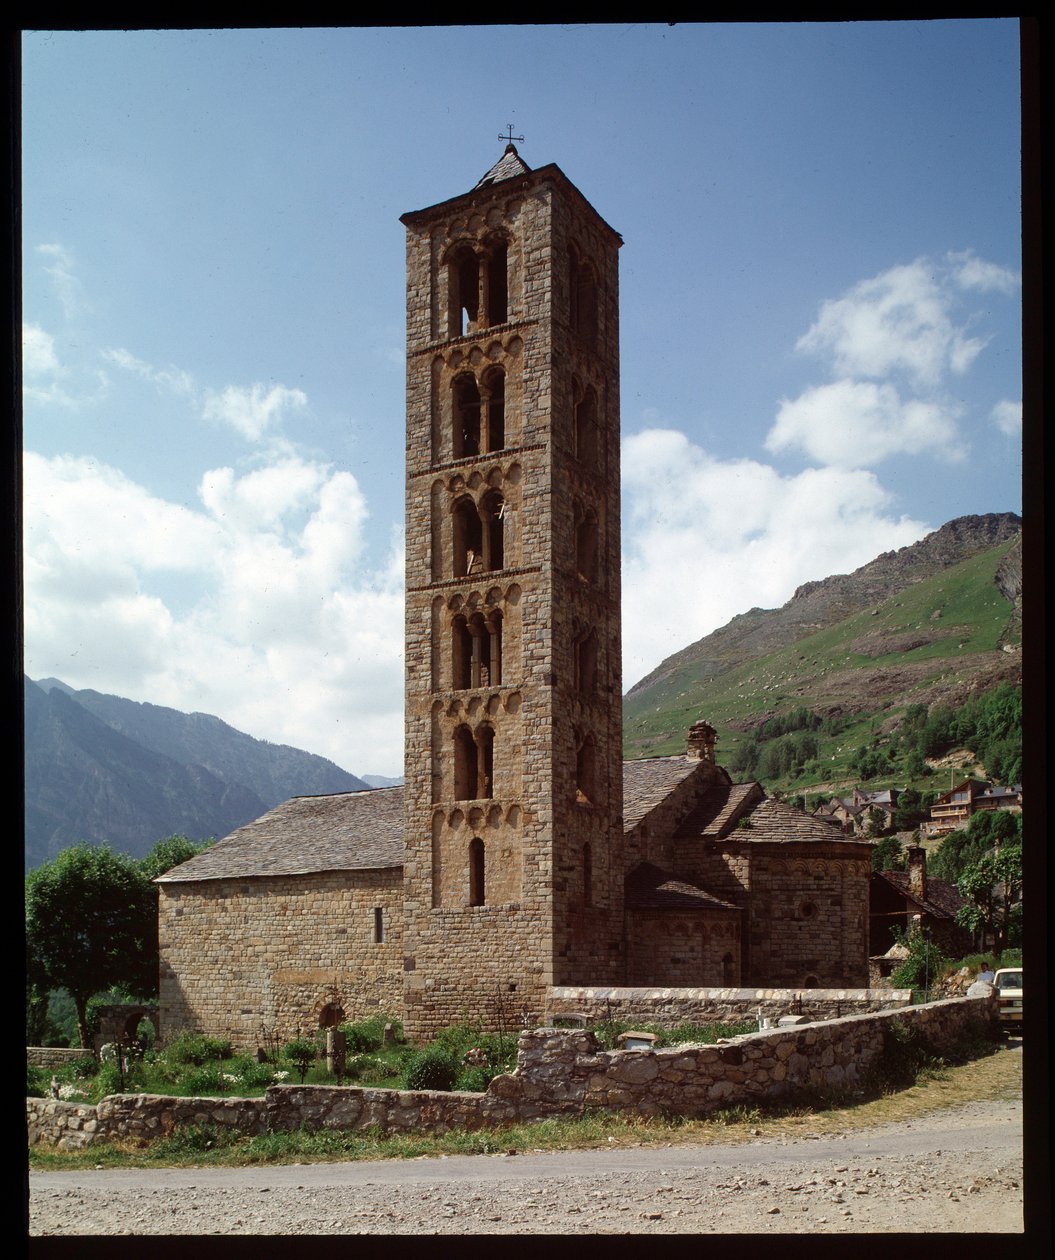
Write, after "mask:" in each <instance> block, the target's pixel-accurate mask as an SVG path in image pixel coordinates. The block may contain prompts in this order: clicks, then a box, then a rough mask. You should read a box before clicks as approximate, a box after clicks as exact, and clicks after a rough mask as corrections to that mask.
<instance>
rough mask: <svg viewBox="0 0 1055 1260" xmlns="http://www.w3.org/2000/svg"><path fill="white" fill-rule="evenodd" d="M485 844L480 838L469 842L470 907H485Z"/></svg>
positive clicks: (476, 837)
mask: <svg viewBox="0 0 1055 1260" xmlns="http://www.w3.org/2000/svg"><path fill="white" fill-rule="evenodd" d="M485 904H486V901H485V888H484V842H483V841H482V840H481V839H480V837H479V836H474V837H473V839H472V840H470V841H469V905H471V906H482V905H485Z"/></svg>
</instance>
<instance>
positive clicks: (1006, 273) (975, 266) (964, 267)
mask: <svg viewBox="0 0 1055 1260" xmlns="http://www.w3.org/2000/svg"><path fill="white" fill-rule="evenodd" d="M946 258H947V260H948V262H949V264H950V266H951V267H952V275H953V280H954V281H955V282H956V284H958V285H959V286H960V288H961V289H970V290H975V291H977V292H981V293H1006V294H1008V295H1010V294H1012V293H1014V292H1015V291H1016V290H1017V289H1018V287H1019V286H1020V285H1021V283H1022V277H1021V276H1020V275H1019V274H1018V272H1017V271H1011V270H1010V269H1009V268H1007V267H1000V266H998V265H997V264H996V263H991V262H986V261H985V259H983V258H978V257H977V256H976V255H975V254H974V253H973V252H972V251H971V250H965V251H964V252H963V253H959V254H957V253H949V254H947V255H946Z"/></svg>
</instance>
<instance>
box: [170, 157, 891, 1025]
mask: <svg viewBox="0 0 1055 1260" xmlns="http://www.w3.org/2000/svg"><path fill="white" fill-rule="evenodd" d="M402 222H403V223H404V225H405V227H406V230H407V451H406V463H407V489H406V507H407V522H406V553H407V560H406V709H405V720H406V743H405V786H404V787H403V788H388V789H382V790H378V791H372V792H357V793H345V794H340V795H336V796H323V797H295V798H294V799H292V800H290V801H287V802H286V803H285V804H283V805H280V806H279V807H278V808H277V809H274V810H272V811H271V812H270V813H268V814H265V815H264V816H263V817H262V818H259V819H256V820H255V821H254V822H251V823H249V824H247V825H246V826H245V827H241V828H239V829H238V830H237V831H235V832H233V833H232V834H231V835H230V836H227V837H226V838H225V839H223V840H222V841H221V842H220V843H219V844H217V845H215V846H214V847H213V848H211V849H209V850H207V851H206V852H204V853H201V854H199V855H198V856H197V857H194V858H192V859H191V860H190V861H188V862H185V863H184V864H183V865H181V866H179V867H176V868H174V869H173V870H171V871H168V872H166V874H165V875H163V876H161V877H160V878H159V880H158V881H157V882H158V887H159V923H158V935H159V945H160V955H161V965H160V1000H159V1012H160V1019H161V1025H162V1029H161V1031H162V1036H164V1037H168V1036H171V1035H172V1034H174V1033H175V1032H177V1031H179V1030H180V1029H183V1028H188V1029H197V1030H199V1031H202V1032H208V1033H211V1034H213V1035H217V1036H226V1037H229V1038H230V1039H231V1041H232V1042H233V1043H234V1044H235V1045H236V1046H238V1047H239V1048H246V1049H250V1048H253V1047H254V1046H259V1045H260V1044H261V1039H262V1038H263V1037H264V1036H265V1034H268V1035H277V1036H279V1037H280V1038H288V1037H290V1036H293V1035H295V1034H296V1033H297V1032H298V1031H299V1032H308V1031H311V1030H312V1029H315V1028H318V1027H323V1026H327V1025H329V1024H332V1023H334V1022H339V1021H341V1020H344V1019H358V1018H361V1017H363V1016H364V1015H369V1014H377V1013H379V1012H381V1013H384V1014H386V1015H390V1016H398V1017H399V1018H401V1019H402V1020H403V1022H404V1025H405V1027H406V1030H407V1033H408V1034H409V1035H410V1036H411V1037H412V1038H415V1039H420V1038H425V1037H427V1036H428V1035H429V1034H430V1033H432V1032H434V1031H436V1030H437V1029H439V1028H442V1027H444V1026H446V1025H449V1024H451V1023H454V1022H456V1021H458V1020H460V1019H463V1018H465V1017H466V1016H467V1015H468V1017H469V1018H473V1019H480V1020H481V1021H483V1022H484V1023H485V1024H489V1025H490V1024H494V1022H495V1020H496V1017H497V1016H498V1015H499V1014H501V1013H502V1012H504V1016H503V1018H505V1019H506V1020H507V1021H508V1019H509V1018H515V1019H517V1020H524V1021H527V1022H532V1021H539V1020H541V1019H543V1018H544V1016H545V1013H546V1008H547V990H548V989H549V988H550V987H552V986H576V985H582V986H618V985H626V984H629V985H634V986H643V987H648V986H662V987H669V986H682V987H691V988H698V987H715V986H721V987H729V986H740V985H749V986H752V987H757V986H760V985H762V986H772V987H776V986H791V987H795V986H798V987H809V986H813V987H839V988H845V987H855V986H861V985H865V984H866V983H867V975H868V963H867V955H868V884H869V871H870V861H869V854H870V843H869V842H868V841H867V840H863V839H861V838H859V837H852V836H847V835H845V834H844V833H843V832H842V831H841V829H840V828H839V827H838V826H836V825H833V824H832V823H831V822H828V821H825V820H823V819H819V818H808V817H807V816H806V815H805V814H803V813H802V811H800V810H795V809H792V808H791V807H790V806H787V805H784V804H782V803H781V802H778V801H773V800H770V799H769V798H768V797H767V796H766V794H765V792H764V791H763V789H762V788H761V786H760V785H759V784H757V783H750V784H733V783H732V782H731V780H730V778H729V775H728V774H727V773H726V771H725V770H724V769H722V767H721V766H719V765H718V764H717V761H716V757H715V732H714V730H713V728H712V727H710V726H709V725H708V724H707V723H706V722H697V723H696V724H695V725H694V726H693V727H692V728H691V730H690V731H689V740H688V746H687V750H686V753H685V754H683V755H681V756H672V757H655V758H649V759H645V760H641V761H631V762H625V763H624V762H623V761H622V695H621V693H622V686H621V676H620V554H619V356H618V333H619V330H618V261H617V256H618V251H619V248H620V245H621V240H620V237H619V235H618V234H617V233H616V232H615V231H613V229H612V228H610V227H609V226H608V224H607V223H605V222H604V220H603V219H602V218H601V217H600V216H599V215H598V214H597V212H596V211H595V210H594V209H593V208H592V207H591V206H590V205H589V203H588V202H587V201H586V200H585V199H584V198H583V196H582V194H581V193H579V191H578V190H577V189H576V188H575V187H574V185H572V184H571V183H570V181H569V180H568V179H567V178H566V176H565V175H564V174H563V173H562V172H561V171H560V170H559V168H558V167H556V166H553V165H549V166H544V167H541V168H539V169H537V170H531V169H530V168H529V167H528V166H527V165H526V164H525V163H524V162H523V160H522V159H521V158H520V156H519V154H518V153H517V151H516V149H515V147H514V146H513V145H512V143H510V144H509V145H508V146H507V148H506V150H505V153H504V154H503V155H502V157H501V158H500V160H499V161H498V162H497V163H496V164H495V166H494V167H492V168H491V170H490V171H488V173H487V174H486V175H485V176H484V177H483V178H482V179H481V180H480V181H479V183H478V184H477V185H476V186H475V188H473V189H471V190H470V191H469V192H467V193H465V194H463V195H461V196H458V197H455V198H453V199H451V200H449V201H445V202H442V203H440V204H438V205H435V206H431V207H429V208H427V209H424V210H419V211H415V212H413V213H410V214H406V215H404V216H403V219H402Z"/></svg>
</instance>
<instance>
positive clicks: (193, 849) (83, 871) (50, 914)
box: [26, 836, 212, 1046]
mask: <svg viewBox="0 0 1055 1260" xmlns="http://www.w3.org/2000/svg"><path fill="white" fill-rule="evenodd" d="M211 843H212V841H211V840H210V841H206V842H204V843H203V844H195V843H193V841H191V840H188V839H187V837H186V836H169V837H168V838H167V839H165V840H159V841H158V843H157V844H156V845H154V847H153V849H151V851H150V852H149V853H148V854H147V855H146V857H144V858H142V859H141V860H140V861H136V860H135V859H134V858H130V857H127V856H125V855H124V854H121V853H114V852H112V851H111V850H110V849H109V848H106V847H98V848H97V847H94V846H92V845H87V844H78V845H73V846H72V847H71V848H69V849H64V850H63V851H62V853H60V854H59V856H58V857H57V858H56V859H55V860H54V861H53V862H45V863H44V865H43V866H40V867H38V868H37V869H36V870H35V871H31V872H30V874H29V875H28V876H27V877H26V952H27V972H26V976H27V988H26V1004H27V1005H26V1011H27V1020H28V1021H30V1026H31V1027H36V1028H38V1031H41V1030H42V1031H44V1032H45V1033H46V1032H47V1031H48V1029H47V1026H46V1025H45V1024H44V1023H43V1022H42V1020H41V1018H40V1002H41V999H42V997H43V996H45V995H46V994H47V993H48V991H49V990H51V989H56V988H62V989H66V990H67V991H68V992H69V994H70V997H71V998H72V999H73V1004H74V1007H75V1009H76V1012H77V1036H78V1038H79V1040H80V1044H81V1045H82V1046H87V1045H88V1044H89V1039H90V1035H91V1028H90V1024H91V1017H90V1007H89V1002H90V1000H91V999H92V998H93V997H94V996H96V995H97V994H99V993H104V992H107V991H109V990H112V989H113V990H117V993H118V995H123V996H124V998H125V999H128V1000H135V999H141V998H151V997H154V996H156V994H157V985H158V933H157V906H158V892H157V887H156V885H155V884H153V883H152V882H151V881H152V880H154V879H156V878H157V877H158V876H159V875H163V874H164V873H165V871H167V870H171V869H172V867H174V866H178V865H179V864H180V863H181V862H185V861H187V860H188V859H189V858H192V857H194V856H195V854H197V853H200V852H201V851H202V850H203V849H205V848H207V847H208V846H209V845H210V844H211ZM110 1000H116V999H115V998H113V997H111V998H110ZM46 1006H47V1003H46V1001H45V1003H44V1009H45V1010H46Z"/></svg>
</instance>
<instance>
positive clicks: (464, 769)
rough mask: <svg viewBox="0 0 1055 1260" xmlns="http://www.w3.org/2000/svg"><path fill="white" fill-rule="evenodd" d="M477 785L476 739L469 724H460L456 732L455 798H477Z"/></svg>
mask: <svg viewBox="0 0 1055 1260" xmlns="http://www.w3.org/2000/svg"><path fill="white" fill-rule="evenodd" d="M476 785H477V752H476V740H475V739H473V733H472V731H471V730H470V729H469V728H468V727H467V726H459V727H458V728H457V729H456V730H455V732H454V799H455V800H456V801H474V800H476Z"/></svg>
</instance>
